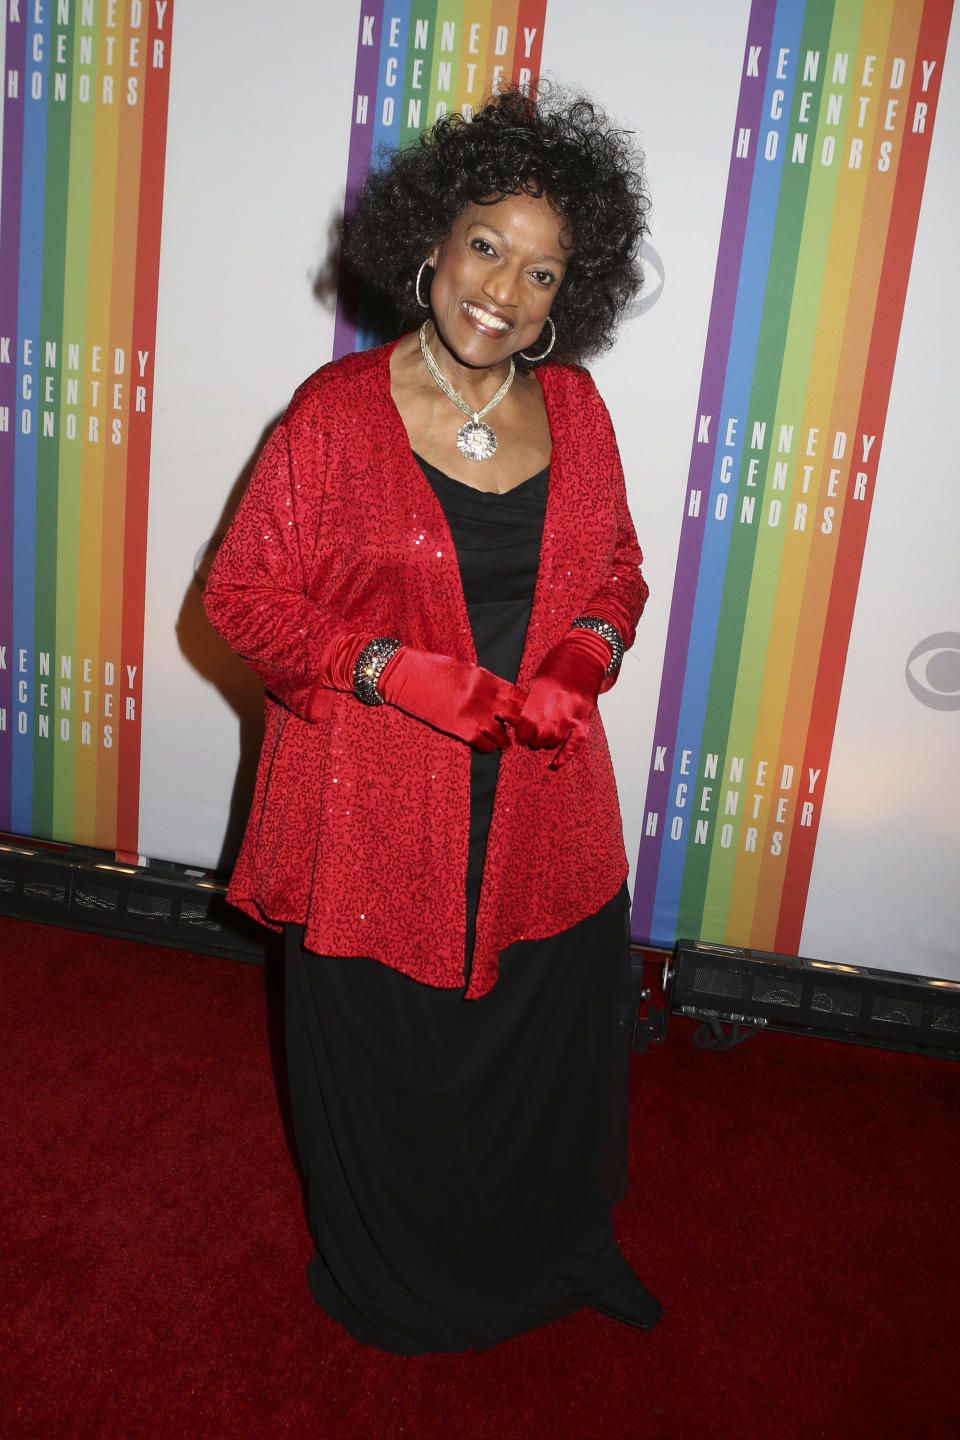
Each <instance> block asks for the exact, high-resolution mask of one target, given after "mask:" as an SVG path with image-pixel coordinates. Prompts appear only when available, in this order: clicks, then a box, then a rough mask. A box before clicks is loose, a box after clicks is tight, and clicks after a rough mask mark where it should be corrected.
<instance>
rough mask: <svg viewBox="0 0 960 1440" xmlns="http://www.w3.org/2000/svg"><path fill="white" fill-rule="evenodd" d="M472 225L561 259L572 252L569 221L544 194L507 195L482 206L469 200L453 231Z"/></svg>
mask: <svg viewBox="0 0 960 1440" xmlns="http://www.w3.org/2000/svg"><path fill="white" fill-rule="evenodd" d="M472 226H484V227H487V228H489V229H491V230H495V231H497V232H498V234H500V235H502V236H503V237H504V238H505V239H506V240H507V241H508V242H509V243H510V244H511V245H516V246H523V247H525V248H529V249H532V250H537V251H538V252H540V253H543V254H546V255H553V256H556V257H557V258H561V257H562V256H564V255H566V253H567V252H568V251H569V249H570V245H569V240H568V239H567V238H566V230H567V226H566V221H565V219H564V217H563V216H562V215H560V214H558V213H557V211H556V210H555V209H554V207H553V205H552V204H551V203H550V201H549V200H548V199H547V197H546V196H545V195H528V194H526V192H525V191H521V193H520V194H519V195H504V196H502V197H501V198H500V199H499V200H493V201H490V202H484V203H483V204H480V203H478V202H476V201H470V202H469V203H468V204H467V205H466V206H464V208H463V210H461V212H460V214H459V215H458V216H457V219H456V220H455V222H454V225H453V230H454V232H457V231H458V230H459V231H461V232H463V231H466V230H468V229H470V227H472Z"/></svg>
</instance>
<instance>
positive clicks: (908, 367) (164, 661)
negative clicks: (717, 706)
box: [140, 0, 960, 978]
mask: <svg viewBox="0 0 960 1440" xmlns="http://www.w3.org/2000/svg"><path fill="white" fill-rule="evenodd" d="M358 14H359V8H358V6H356V5H354V4H346V3H345V4H343V5H342V6H337V7H333V6H326V5H324V6H317V5H316V4H315V3H308V0H291V3H290V4H289V5H286V6H283V7H277V8H275V9H272V10H271V11H270V12H269V14H268V13H267V12H266V10H265V9H264V8H262V7H253V8H252V9H251V10H250V11H248V12H244V16H243V21H242V24H241V23H238V21H237V18H236V9H235V7H234V6H228V4H227V3H226V0H197V3H196V4H194V5H192V6H186V5H184V6H182V7H180V8H179V9H178V10H177V14H176V28H175V34H174V54H173V65H172V76H171V78H172V86H171V95H170V111H169V122H168V151H167V178H166V194H165V203H164V221H163V245H162V252H161V270H160V303H159V324H158V333H157V362H156V387H155V399H154V445H153V461H152V471H151V505H150V525H149V557H148V581H147V606H146V615H147V622H146V623H147V630H146V636H145V653H144V700H143V734H142V756H143V766H142V782H141V830H140V850H141V852H142V853H143V854H144V855H147V856H151V857H157V858H166V859H172V860H177V861H181V862H185V863H188V864H196V865H202V866H211V865H213V866H215V865H217V864H219V863H223V862H224V861H225V860H226V859H227V858H228V856H229V854H230V853H231V850H232V847H233V846H234V845H235V843H236V839H237V827H238V825H239V824H240V823H241V822H242V819H243V814H244V805H245V802H246V799H247V798H248V795H249V786H250V777H251V773H252V770H251V767H252V762H253V760H254V759H255V744H256V738H257V731H258V725H259V712H260V691H259V688H258V687H257V686H256V685H255V683H254V682H253V681H252V680H251V679H250V678H249V677H248V676H247V675H246V673H245V671H244V668H243V666H242V665H241V664H240V662H239V661H237V660H235V659H234V658H233V657H231V656H230V655H229V654H228V653H227V652H226V651H225V649H224V648H223V647H222V646H221V645H220V643H219V641H218V640H216V638H215V637H214V636H213V635H212V634H211V633H210V632H209V631H208V630H207V628H206V626H205V623H204V621H203V618H202V612H201V608H200V596H199V590H198V588H197V586H196V584H195V582H194V579H193V574H194V567H195V564H196V563H198V561H199V557H201V556H202V555H203V553H204V551H205V550H206V549H207V547H208V546H209V542H210V540H211V537H212V536H214V535H216V534H217V533H218V532H219V531H221V530H222V528H223V524H224V516H225V514H226V515H228V514H229V513H230V512H231V511H232V508H233V505H234V504H235V503H236V499H237V495H238V493H239V489H240V487H241V485H242V483H243V480H244V478H245V476H246V475H247V474H248V473H249V462H250V460H251V457H252V456H253V455H254V453H255V451H256V449H257V448H258V446H259V443H260V440H261V438H262V435H263V431H264V428H265V427H266V426H268V425H270V424H271V423H272V422H273V421H274V420H275V419H276V417H277V416H278V414H279V412H280V411H281V410H282V409H283V407H284V405H285V403H286V401H287V399H288V398H289V396H290V394H291V392H292V390H293V389H294V387H295V385H296V384H297V383H298V382H299V381H300V380H301V379H302V378H303V377H304V376H305V375H307V374H308V373H309V372H310V371H311V370H313V369H314V368H316V366H317V365H319V364H322V363H324V362H325V361H326V360H327V359H329V357H330V355H331V352H332V343H333V299H332V298H331V297H330V296H329V291H327V292H326V298H318V295H317V294H316V293H315V289H316V290H319V291H324V286H323V284H322V282H321V284H320V285H319V286H315V281H316V280H317V276H318V272H321V271H322V268H323V264H324V261H325V258H326V256H327V253H328V247H329V240H330V230H331V225H332V224H333V223H334V222H335V220H336V217H337V215H338V213H339V210H340V207H341V206H342V200H343V185H344V178H345V173H346V163H347V147H348V141H349V125H350V115H351V102H352V96H353V71H354V61H355V56H356V39H357V21H358ZM748 14H749V4H748V3H747V0H682V3H679V4H676V5H672V6H663V5H661V4H660V3H655V0H635V3H634V4H633V5H632V6H630V7H629V8H628V7H626V6H624V5H623V4H622V3H620V0H594V3H593V4H591V6H590V11H589V16H590V18H589V24H587V22H586V21H585V20H584V11H583V7H582V6H580V5H579V4H578V3H576V0H549V4H548V9H547V23H546V29H545V39H544V49H543V68H544V71H545V72H547V73H552V74H555V75H556V76H557V77H558V78H559V79H560V80H561V81H562V82H563V83H564V84H566V85H568V86H571V87H573V88H582V89H584V90H586V91H588V92H589V93H591V94H592V95H594V96H595V97H597V98H598V99H600V100H601V101H602V103H603V104H604V105H605V106H606V107H607V108H608V109H609V110H610V111H611V112H612V113H613V114H614V115H615V116H616V117H617V118H618V119H620V120H621V121H623V122H625V123H626V124H628V125H629V126H630V127H631V128H633V129H634V130H636V131H637V132H638V134H639V136H640V138H641V140H642V143H643V145H644V148H645V149H646V152H647V158H648V167H649V179H650V184H651V189H652V191H653V196H654V207H655V208H654V214H653V234H652V243H653V246H654V247H655V250H656V253H657V257H658V258H657V259H656V260H655V261H654V263H653V264H652V265H651V266H650V268H649V289H650V290H651V291H656V292H658V293H657V296H656V299H655V300H654V301H653V303H652V304H650V305H649V307H648V308H647V309H645V310H644V311H643V313H640V314H638V315H636V316H635V317H634V318H632V319H631V320H630V321H629V322H628V323H627V325H626V326H625V329H624V333H623V336H622V339H621V343H620V345H619V346H618V348H617V349H616V350H615V351H614V352H613V353H612V354H611V355H610V356H608V357H605V358H604V360H603V361H602V362H600V363H599V364H597V365H596V366H595V367H594V374H595V376H596V379H597V382H598V384H599V386H600V389H601V392H602V393H603V395H604V397H605V399H606V400H607V403H608V405H609V408H610V411H611V413H612V416H613V420H614V424H615V426H616V428H617V433H618V437H619V440H620V446H621V450H622V453H623V459H624V465H625V469H626V472H627V476H628V487H629V494H630V502H631V508H632V511H633V515H634V519H635V521H636V525H637V530H638V533H639V535H640V538H641V542H642V544H643V546H644V549H645V552H646V556H647V563H646V565H645V573H646V574H647V577H648V580H649V583H650V587H651V600H650V604H649V606H648V609H647V612H646V615H645V617H644V620H643V622H642V625H641V628H640V633H639V636H638V641H637V645H636V646H635V648H634V650H633V652H632V653H631V656H630V657H629V658H628V660H627V662H626V664H625V666H624V673H623V676H622V678H621V680H620V682H619V684H618V685H617V687H616V688H615V690H614V691H613V692H612V693H611V695H610V696H609V697H607V699H606V700H605V701H604V702H603V711H604V721H605V724H606V726H607V730H608V734H609V736H610V741H611V747H612V749H613V754H614V763H615V767H616V771H617V777H618V782H619V786H620V793H621V802H622V808H623V812H624V822H625V831H626V841H627V851H628V854H629V855H630V856H631V858H635V857H636V854H637V850H638V846H639V840H640V821H641V816H642V814H643V802H644V788H645V784H646V775H647V768H648V763H649V756H650V747H651V743H652V735H653V726H654V720H655V714H656V705H657V698H658V690H659V669H660V664H661V661H662V657H663V651H664V646H665V639H666V627H667V617H668V613H669V607H670V599H671V591H672V583H673V574H674V564H675V559H676V552H677V544H678V539H679V534H680V521H681V511H682V503H683V497H684V491H685V485H686V476H687V464H688V459H689V448H690V436H691V430H692V424H693V417H694V415H695V410H696V404H697V392H698V388H699V383H700V374H701V367H702V361H703V346H704V340H705V335H706V327H707V319H708V314H709V307H710V298H711V293H712V287H713V279H714V267H715V263H716V252H717V243H718V237H719V229H720V223H721V219H722V215H723V205H724V196H725V188H726V177H727V163H728V156H729V146H730V138H731V134H732V128H733V122H734V117H735V114H736V105H737V98H738V93H739V86H740V76H741V62H742V55H743V43H744V37H745V34H746V26H747V18H748ZM956 72H957V42H956V35H954V37H953V39H952V41H951V49H950V51H949V53H948V57H947V66H946V69H945V75H944V82H943V90H942V95H941V102H940V113H939V116H938V119H937V124H936V130H935V134H934V141H933V150H932V154H931V160H930V168H929V173H928V179H927V186H926V192H925V199H924V206H923V210H922V213H921V220H920V226H919V230H918V235H917V246H916V254H915V261H914V273H913V277H912V281H911V285H910V289H909V292H908V298H907V306H906V311H905V315H904V323H903V333H902V340H901V346H900V352H899V357H898V363H897V371H896V376H895V380H894V386H893V393H892V396H891V402H890V407H889V411H888V418H887V431H886V436H885V440H884V448H883V455H882V459H881V464H880V470H879V474H878V481H877V489H876V497H875V500H874V506H873V515H872V519H871V526H870V533H869V537H868V542H867V552H866V560H865V564H864V571H863V579H862V583H861V587H860V592H859V599H858V606H857V612H856V618H855V622H854V628H853V634H852V637H851V645H850V652H849V659H848V668H847V678H846V681H845V686H844V692H843V699H842V703H841V710H840V716H839V724H838V728H837V734H836V740H835V746H834V755H833V760H832V763H831V769H830V780H829V785H828V789H827V794H826V798H825V803H824V810H823V816H822V821H821V827H820V835H819V840H818V848H817V852H816V860H815V865H814V872H813V879H812V883H811V888H810V894H809V898H808V903H807V910H806V921H805V927H804V932H803V943H802V946H801V949H802V951H803V953H805V954H808V955H813V956H816V957H818V958H821V959H832V960H838V961H847V962H851V961H854V960H856V961H858V962H859V963H864V962H865V961H867V962H868V963H872V964H879V965H883V966H886V967H888V968H893V969H902V970H917V971H920V972H922V973H927V974H935V975H941V976H954V977H956V978H960V945H958V944H957V942H956V940H955V939H954V938H953V937H955V936H956V934H957V933H958V929H960V924H958V922H960V905H958V898H957V897H958V893H960V887H958V885H957V883H956V875H957V873H958V872H960V845H958V826H957V823H956V818H955V814H956V808H957V800H958V798H960V744H958V739H960V710H956V709H955V710H937V709H933V708H929V707H928V706H927V705H924V704H922V703H920V701H918V700H917V699H916V698H914V695H913V694H912V693H911V691H910V690H909V689H908V687H907V683H906V680H905V678H904V666H905V664H906V660H907V657H908V655H909V654H910V653H911V651H912V650H913V649H914V647H915V646H916V645H917V643H918V642H919V641H920V640H922V639H923V638H924V637H925V636H927V635H933V634H936V633H942V632H955V631H960V604H958V594H957V582H956V559H955V549H956V539H957V536H958V534H960V525H958V521H960V502H958V499H957V491H956V488H955V486H954V484H953V481H952V474H953V470H954V468H955V467H954V463H953V460H952V446H951V440H952V436H951V434H950V433H949V431H950V418H949V417H950V416H951V413H952V408H953V406H954V405H955V402H954V400H953V392H954V390H955V388H956V365H955V364H954V362H953V354H952V345H951V351H950V353H949V354H948V352H947V343H948V341H947V337H949V336H952V335H955V334H956V333H957V321H958V316H957V313H956V312H957V305H958V302H957V298H956V290H957V287H956V284H955V282H954V280H953V273H952V265H951V263H950V261H951V257H952V254H953V250H954V247H955V237H956V235H957V233H958V225H960V213H958V211H960V206H958V199H957V193H956V185H955V180H954V171H955V158H956V151H957V144H958V140H960V114H958V103H960V96H958V81H960V77H958V75H957V73H956ZM660 267H662V270H663V281H662V287H661V281H660V277H659V274H658V273H657V271H658V269H659V268H660ZM948 391H949V394H948ZM241 752H242V754H243V757H244V762H243V764H240V756H241ZM238 766H239V769H238Z"/></svg>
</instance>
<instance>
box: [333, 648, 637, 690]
mask: <svg viewBox="0 0 960 1440" xmlns="http://www.w3.org/2000/svg"><path fill="white" fill-rule="evenodd" d="M402 644H403V641H402V640H394V639H391V638H390V637H389V636H386V635H379V636H378V637H377V639H376V640H371V641H370V643H369V645H364V647H363V649H362V650H361V651H360V654H359V655H358V656H357V658H356V661H355V662H354V666H353V693H354V695H356V697H357V699H358V700H362V701H363V703H364V705H382V704H383V703H384V701H383V696H382V695H381V694H380V691H379V690H378V689H377V681H378V680H379V679H380V676H381V675H382V674H383V672H384V670H385V669H386V667H387V661H388V660H390V659H392V657H393V656H394V655H396V653H397V651H398V650H399V649H400V647H401V645H402ZM622 648H623V647H622V646H621V649H622Z"/></svg>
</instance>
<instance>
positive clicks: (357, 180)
mask: <svg viewBox="0 0 960 1440" xmlns="http://www.w3.org/2000/svg"><path fill="white" fill-rule="evenodd" d="M546 8H547V0H369V3H364V4H362V5H361V9H360V33H359V37H358V40H357V71H356V81H355V83H354V97H353V122H352V126H351V131H350V155H349V160H348V163H347V191H346V203H345V210H346V213H347V214H349V213H350V210H351V208H352V205H353V203H354V201H355V198H356V195H357V192H358V190H359V188H360V186H361V185H362V183H363V178H364V176H365V175H366V173H367V171H368V170H369V168H370V164H371V160H373V159H374V158H375V156H376V153H377V151H378V150H379V149H380V147H381V146H386V147H388V148H392V149H396V148H398V147H399V146H403V145H408V144H409V143H410V141H411V140H413V139H415V138H416V136H417V135H419V134H420V133H421V132H422V131H423V130H425V129H427V127H428V126H430V125H432V124H433V123H434V121H435V120H436V119H437V117H438V116H439V115H444V114H446V113H447V112H449V111H455V110H464V111H466V112H467V113H469V112H470V108H471V107H476V105H477V104H478V102H479V100H480V99H481V97H482V96H483V95H485V94H488V93H489V92H490V91H491V90H494V89H497V88H499V87H500V86H501V85H508V84H514V85H522V86H526V85H529V84H535V83H536V81H537V79H538V78H539V74H540V53H541V49H542V46H543V26H544V19H545V16H546ZM380 338H381V336H380V332H379V328H378V324H377V319H376V316H375V315H374V314H372V313H371V312H369V311H368V310H366V309H365V308H364V306H363V304H361V305H360V307H359V313H357V310H356V309H355V308H354V304H353V302H352V300H351V297H350V295H349V292H345V293H344V292H342V293H341V296H340V300H339V303H338V306H337V321H336V331H335V336H334V358H335V359H336V358H338V357H339V356H341V355H347V354H349V352H350V351H351V350H364V349H368V348H369V347H370V346H372V345H377V344H379V343H380Z"/></svg>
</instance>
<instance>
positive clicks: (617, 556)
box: [583, 395, 650, 694]
mask: <svg viewBox="0 0 960 1440" xmlns="http://www.w3.org/2000/svg"><path fill="white" fill-rule="evenodd" d="M597 401H598V403H599V406H600V410H601V417H600V422H599V423H600V424H604V422H605V425H606V429H607V432H608V436H609V453H608V458H607V461H606V463H608V464H609V465H610V467H611V480H612V484H613V488H614V511H615V514H616V522H617V542H616V548H615V550H614V555H613V560H612V562H611V565H610V569H609V571H608V573H607V575H606V577H605V578H604V580H603V583H602V584H601V585H600V587H599V588H598V589H597V590H596V591H595V592H594V594H593V596H592V597H591V599H590V600H589V601H588V603H587V604H586V605H585V606H584V609H583V614H584V615H594V616H596V618H597V619H598V620H608V621H609V622H610V624H611V625H613V626H614V627H615V628H616V629H617V630H618V631H619V633H620V635H621V637H622V639H623V644H624V649H626V650H629V648H630V646H631V645H632V644H633V642H634V639H635V638H636V633H637V621H638V620H639V619H640V616H641V615H642V614H643V607H644V606H645V605H646V603H647V596H648V595H649V593H650V591H649V589H648V586H647V582H646V581H645V580H644V578H643V573H642V571H641V569H640V566H641V564H642V563H643V552H642V550H641V549H640V546H639V544H638V542H637V536H636V531H635V530H634V528H633V521H632V519H631V518H630V511H629V509H628V507H627V487H626V483H625V481H624V476H623V465H622V463H621V461H620V452H619V450H618V448H617V442H616V439H615V437H614V433H613V426H612V424H611V422H610V417H609V415H608V414H607V411H606V406H605V405H604V404H603V401H602V400H601V399H600V397H599V395H597ZM619 673H620V672H619V670H616V671H614V673H613V674H612V675H608V676H607V677H606V678H605V679H604V681H603V684H602V685H601V686H600V692H601V694H603V693H604V692H605V691H607V690H609V689H610V688H611V686H612V685H614V684H615V683H616V680H617V676H618V675H619Z"/></svg>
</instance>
